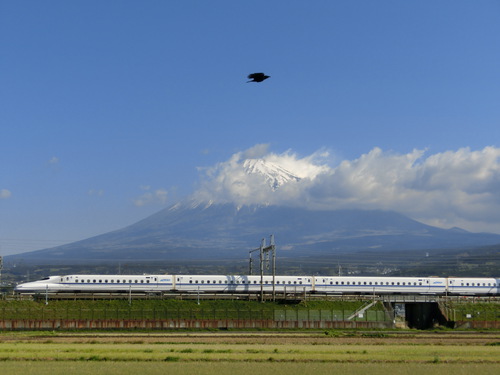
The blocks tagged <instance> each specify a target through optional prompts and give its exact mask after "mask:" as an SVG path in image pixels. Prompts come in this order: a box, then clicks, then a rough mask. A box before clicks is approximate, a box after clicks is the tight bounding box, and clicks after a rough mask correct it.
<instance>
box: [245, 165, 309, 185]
mask: <svg viewBox="0 0 500 375" xmlns="http://www.w3.org/2000/svg"><path fill="white" fill-rule="evenodd" d="M243 168H244V169H245V172H246V173H249V174H260V175H262V176H264V178H265V179H266V181H267V183H268V184H269V186H271V188H272V189H273V190H276V189H278V188H279V187H280V186H283V185H284V184H286V183H289V182H292V181H300V177H298V176H296V175H295V174H293V173H292V172H290V171H288V170H286V169H285V168H283V167H281V166H279V165H278V164H275V163H272V162H269V161H265V160H262V159H247V160H245V161H244V162H243Z"/></svg>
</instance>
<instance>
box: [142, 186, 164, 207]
mask: <svg viewBox="0 0 500 375" xmlns="http://www.w3.org/2000/svg"><path fill="white" fill-rule="evenodd" d="M140 189H141V190H143V191H144V193H143V194H142V195H141V196H139V197H138V198H137V199H135V200H134V204H135V205H136V206H137V207H142V206H146V205H151V204H156V205H157V204H160V205H163V204H165V203H166V202H167V200H168V192H167V190H165V189H156V190H151V186H147V185H141V186H140Z"/></svg>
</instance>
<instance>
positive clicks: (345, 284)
mask: <svg viewBox="0 0 500 375" xmlns="http://www.w3.org/2000/svg"><path fill="white" fill-rule="evenodd" d="M315 291H316V292H323V293H334V294H444V293H445V292H446V279H445V278H431V277H353V276H346V277H342V276H332V277H316V282H315Z"/></svg>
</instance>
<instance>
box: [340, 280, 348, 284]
mask: <svg viewBox="0 0 500 375" xmlns="http://www.w3.org/2000/svg"><path fill="white" fill-rule="evenodd" d="M340 284H342V285H344V282H343V281H341V282H340ZM347 285H349V281H348V282H347Z"/></svg>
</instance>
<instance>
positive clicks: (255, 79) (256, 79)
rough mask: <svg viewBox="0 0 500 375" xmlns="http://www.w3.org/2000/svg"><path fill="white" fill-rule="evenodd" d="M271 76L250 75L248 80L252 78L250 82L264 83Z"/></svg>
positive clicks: (262, 74) (261, 74)
mask: <svg viewBox="0 0 500 375" xmlns="http://www.w3.org/2000/svg"><path fill="white" fill-rule="evenodd" d="M269 77H270V76H266V75H265V74H264V73H252V74H249V75H248V78H250V81H247V83H248V82H262V81H263V80H265V79H268V78H269Z"/></svg>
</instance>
